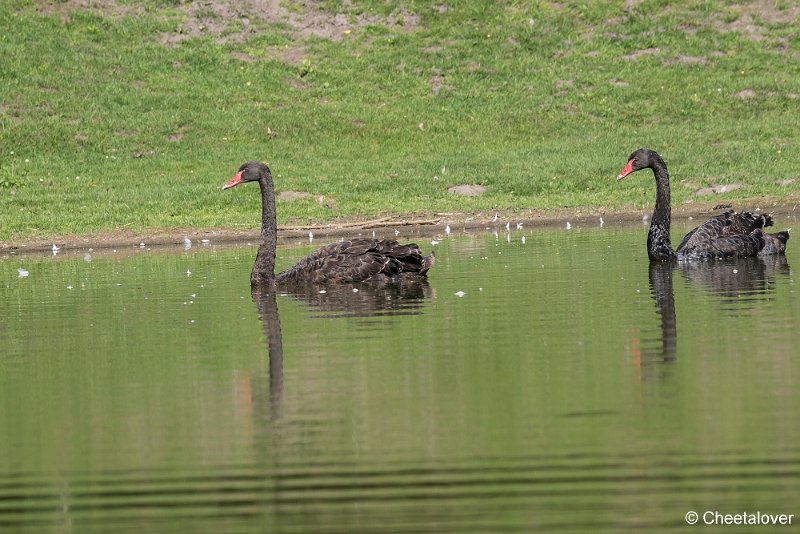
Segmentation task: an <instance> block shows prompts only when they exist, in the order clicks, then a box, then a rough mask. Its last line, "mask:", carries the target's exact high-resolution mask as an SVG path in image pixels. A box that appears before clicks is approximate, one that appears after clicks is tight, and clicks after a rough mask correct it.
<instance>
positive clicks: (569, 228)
mask: <svg viewBox="0 0 800 534" xmlns="http://www.w3.org/2000/svg"><path fill="white" fill-rule="evenodd" d="M566 228H567V230H572V225H571V224H570V223H569V222H567V226H566Z"/></svg>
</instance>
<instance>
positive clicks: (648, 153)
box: [617, 148, 664, 181]
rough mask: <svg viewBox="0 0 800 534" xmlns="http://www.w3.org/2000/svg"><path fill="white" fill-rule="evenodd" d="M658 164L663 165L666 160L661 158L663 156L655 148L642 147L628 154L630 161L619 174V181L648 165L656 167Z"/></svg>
mask: <svg viewBox="0 0 800 534" xmlns="http://www.w3.org/2000/svg"><path fill="white" fill-rule="evenodd" d="M658 164H661V165H663V164H664V160H662V159H661V156H659V155H658V153H657V152H656V151H655V150H650V149H649V148H640V149H639V150H636V151H634V152H633V153H632V154H631V155H630V156H628V163H627V164H626V165H625V167H624V168H623V169H622V171H621V172H620V173H619V176H617V181H620V180H622V179H623V178H625V177H626V176H628V175H629V174H631V173H632V172H636V171H638V170H641V169H647V168H648V167H649V168H654V165H658Z"/></svg>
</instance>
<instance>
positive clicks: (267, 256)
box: [250, 170, 278, 286]
mask: <svg viewBox="0 0 800 534" xmlns="http://www.w3.org/2000/svg"><path fill="white" fill-rule="evenodd" d="M258 185H260V186H261V244H260V245H259V247H258V255H257V256H256V262H255V265H253V271H252V272H251V273H250V285H253V286H255V285H261V284H272V283H274V282H275V249H276V248H277V245H278V221H277V218H276V216H275V186H274V185H273V183H272V174H271V173H270V172H269V170H267V171H266V172H264V173H262V175H261V178H259V180H258Z"/></svg>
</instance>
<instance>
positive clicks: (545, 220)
mask: <svg viewBox="0 0 800 534" xmlns="http://www.w3.org/2000/svg"><path fill="white" fill-rule="evenodd" d="M747 204H748V206H751V208H750V209H751V210H760V211H762V212H766V213H772V214H773V216H774V218H775V229H776V230H783V229H784V227H791V226H792V224H793V221H792V219H794V218H795V217H796V216H797V215H800V210H797V207H798V204H785V203H783V204H778V203H773V202H768V201H765V200H763V199H762V200H761V201H753V200H751V201H750V202H748V203H747ZM730 208H731V207H730V206H729V205H728V204H722V205H711V204H708V205H701V204H687V205H683V206H678V207H675V208H673V210H672V216H673V220H674V221H680V220H681V219H694V218H701V217H708V216H709V215H711V214H714V213H719V212H720V211H722V210H724V209H730ZM734 208H736V207H734ZM651 209H652V208H651V207H649V206H648V207H647V209H643V210H635V211H634V210H627V211H613V210H600V209H556V210H533V209H529V210H519V211H509V210H506V211H502V210H498V211H492V212H488V213H487V212H477V213H436V214H412V215H405V216H401V215H387V216H384V217H379V218H375V219H369V220H366V219H361V220H359V219H352V220H342V221H336V222H331V223H325V224H309V225H291V224H289V225H283V226H280V227H279V228H278V236H279V239H280V240H281V241H291V240H294V239H297V238H303V239H308V238H309V233H312V234H313V236H314V239H315V240H316V239H317V238H319V239H320V240H323V241H324V240H325V239H331V238H345V237H358V236H370V237H371V236H372V235H375V236H377V237H393V236H397V238H398V239H400V240H413V239H414V238H415V237H418V236H430V237H436V236H438V235H440V234H444V233H445V229H446V228H447V227H448V226H449V227H450V229H451V231H452V232H465V231H470V230H492V229H496V230H505V228H506V225H509V227H510V228H511V229H512V230H514V229H516V228H517V225H518V224H522V227H523V228H525V229H531V228H536V227H555V226H566V223H567V222H569V223H570V226H571V227H572V228H576V229H578V228H580V227H590V226H591V227H594V226H598V225H600V219H601V218H602V219H603V224H604V225H606V224H619V223H629V222H636V221H642V220H643V217H645V216H648V217H649V215H650V213H651ZM784 220H785V221H786V222H784ZM185 238H188V239H190V240H191V241H192V243H193V244H195V245H201V244H211V243H213V244H223V243H246V242H257V241H258V240H259V229H257V228H247V229H237V228H202V229H198V228H156V229H149V230H148V229H146V230H141V231H132V230H127V229H118V230H104V231H100V232H93V233H90V234H82V235H56V236H48V237H34V238H30V239H25V240H9V241H2V242H0V255H2V256H3V257H8V256H15V255H19V254H26V253H40V252H42V251H49V250H51V248H52V246H53V245H54V244H55V245H57V246H58V247H59V248H60V249H63V250H64V251H68V250H86V249H88V248H92V249H94V250H101V249H114V248H123V247H141V246H142V245H144V246H147V247H153V246H155V247H166V246H172V245H181V246H182V245H183V244H184V239H185Z"/></svg>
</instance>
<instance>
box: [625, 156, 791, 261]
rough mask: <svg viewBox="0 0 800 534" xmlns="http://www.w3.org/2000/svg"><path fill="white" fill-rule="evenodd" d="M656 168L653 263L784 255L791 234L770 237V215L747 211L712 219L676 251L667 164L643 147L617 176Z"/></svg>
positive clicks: (651, 239) (650, 239)
mask: <svg viewBox="0 0 800 534" xmlns="http://www.w3.org/2000/svg"><path fill="white" fill-rule="evenodd" d="M647 168H650V169H653V174H654V175H655V178H656V207H655V209H654V210H653V218H652V219H651V221H650V231H649V232H648V234H647V253H648V255H649V256H650V259H651V260H673V259H677V260H700V259H712V258H732V257H746V256H757V255H769V254H783V253H784V251H785V250H786V241H788V240H789V232H777V233H774V234H768V233H766V232H764V231H763V228H765V227H767V226H771V225H772V217H770V216H769V215H756V214H753V213H750V212H748V211H741V212H739V213H736V212H735V211H733V210H730V211H726V212H725V213H722V214H720V215H717V216H716V217H712V218H711V219H709V220H708V221H706V222H705V223H703V224H702V225H700V226H698V227H697V228H695V229H694V230H692V231H691V232H689V233H688V234H686V237H684V238H683V241H681V244H680V245H678V248H677V249H674V250H673V248H672V243H671V241H670V237H669V230H670V229H669V227H670V217H671V208H670V197H669V172H667V165H666V164H665V163H664V160H663V159H661V156H659V155H658V154H657V153H656V152H655V151H654V150H650V149H647V148H640V149H639V150H637V151H636V152H634V153H633V154H631V155H630V157H629V158H628V163H627V164H626V165H625V167H624V168H623V169H622V172H620V173H619V176H617V181H619V180H622V179H623V178H625V177H626V176H627V175H629V174H631V173H632V172H636V171H638V170H640V169H647Z"/></svg>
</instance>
